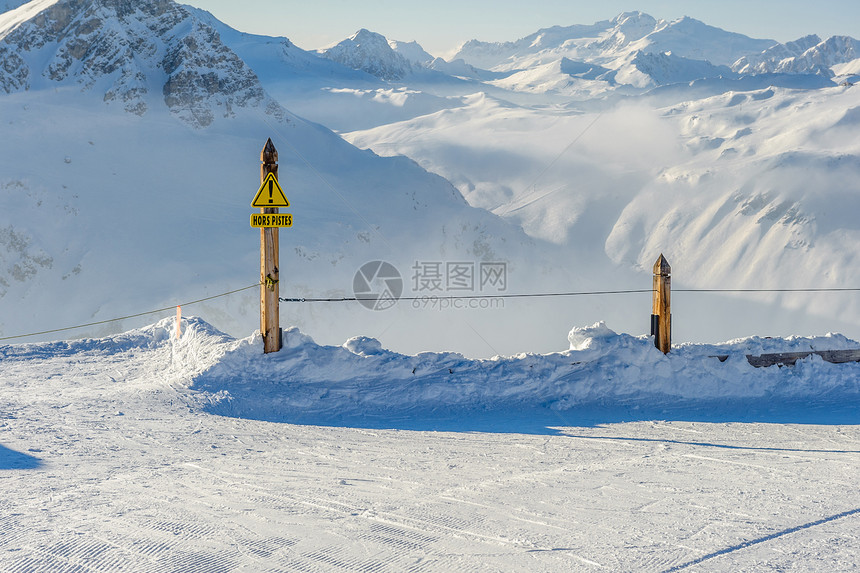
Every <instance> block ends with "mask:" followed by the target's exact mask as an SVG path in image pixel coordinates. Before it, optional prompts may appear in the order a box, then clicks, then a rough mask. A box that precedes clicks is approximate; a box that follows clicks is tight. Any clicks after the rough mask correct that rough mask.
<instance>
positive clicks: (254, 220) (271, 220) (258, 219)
mask: <svg viewBox="0 0 860 573" xmlns="http://www.w3.org/2000/svg"><path fill="white" fill-rule="evenodd" d="M251 226H252V227H292V226H293V216H292V214H290V213H284V214H275V213H254V214H253V215H251Z"/></svg>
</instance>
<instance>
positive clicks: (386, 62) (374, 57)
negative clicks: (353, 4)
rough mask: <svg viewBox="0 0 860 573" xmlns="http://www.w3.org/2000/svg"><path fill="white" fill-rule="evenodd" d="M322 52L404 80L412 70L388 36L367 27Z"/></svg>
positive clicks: (385, 77) (373, 72) (350, 64)
mask: <svg viewBox="0 0 860 573" xmlns="http://www.w3.org/2000/svg"><path fill="white" fill-rule="evenodd" d="M320 53H321V55H322V56H323V57H325V58H328V59H329V60H332V61H335V62H338V63H340V64H343V65H345V66H347V67H350V68H352V69H355V70H361V71H363V72H367V73H369V74H371V75H374V76H376V77H378V78H380V79H383V80H400V79H403V78H404V77H405V76H406V75H407V74H408V73H409V72H411V71H412V66H411V65H410V64H409V62H408V61H407V60H406V58H404V57H403V56H402V55H400V54H398V53H397V52H395V51H394V50H393V49H392V48H391V46H390V45H389V43H388V40H387V39H386V38H385V36H383V35H382V34H378V33H376V32H371V31H370V30H367V29H365V28H362V29H360V30H359V31H358V32H356V33H355V34H353V35H352V36H350V37H349V38H347V39H346V40H344V41H342V42H340V43H339V44H337V45H335V46H332V47H331V48H328V49H326V50H322V51H321V52H320Z"/></svg>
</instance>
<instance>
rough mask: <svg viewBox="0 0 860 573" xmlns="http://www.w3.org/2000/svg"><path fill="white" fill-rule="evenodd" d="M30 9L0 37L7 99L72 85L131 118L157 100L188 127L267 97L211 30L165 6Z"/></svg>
mask: <svg viewBox="0 0 860 573" xmlns="http://www.w3.org/2000/svg"><path fill="white" fill-rule="evenodd" d="M36 4H43V5H45V9H44V10H41V11H37V12H35V13H33V14H30V17H29V18H28V19H26V20H25V21H23V22H20V23H19V25H18V26H17V27H15V28H14V29H12V30H11V31H9V33H8V34H6V35H5V36H4V37H3V38H2V39H0V60H2V61H3V62H4V65H3V66H2V67H0V88H2V89H3V90H4V91H6V92H7V93H9V92H13V91H24V90H30V89H45V88H52V87H53V86H55V85H56V84H57V83H65V84H68V83H72V84H78V85H81V86H82V89H83V91H85V92H86V91H96V92H100V93H102V94H103V100H104V102H105V103H106V104H108V105H111V104H113V103H118V104H120V105H122V107H123V108H124V109H125V110H126V111H128V112H130V113H134V114H138V115H143V114H144V113H146V112H147V111H148V110H149V109H150V108H151V106H153V105H154V104H157V103H158V99H161V101H162V102H163V104H165V105H166V106H167V108H168V109H169V111H170V112H171V113H172V114H173V115H175V116H176V117H178V118H179V119H181V120H182V121H184V122H185V123H187V124H189V125H191V126H193V127H205V126H207V125H209V124H211V123H212V122H213V121H214V120H215V118H216V117H217V116H219V115H220V116H222V117H230V116H232V115H234V110H235V109H236V108H239V107H247V106H261V105H263V104H264V100H266V96H265V93H264V91H263V89H262V87H261V86H260V84H259V81H258V79H257V77H256V75H255V74H254V73H253V72H252V71H251V70H250V69H249V68H248V67H247V66H246V65H245V64H244V63H243V62H242V60H241V59H239V57H238V56H236V54H235V53H233V52H232V50H230V49H229V48H228V47H227V46H225V45H224V44H223V43H222V42H221V39H220V37H219V35H218V33H217V31H215V30H214V29H213V28H212V27H211V26H210V25H208V24H207V23H205V22H203V21H202V20H201V19H199V18H197V17H195V16H194V15H193V14H192V13H191V12H189V11H188V10H186V9H185V8H184V7H183V6H180V5H179V4H176V3H175V2H173V1H172V0H134V1H131V0H100V1H99V2H87V1H84V0H59V1H57V2H50V1H49V0H36V1H34V2H31V3H30V5H36ZM28 6H29V5H28ZM26 9H27V6H23V7H21V8H19V9H18V11H22V10H26ZM31 12H34V11H31ZM159 96H160V97H159ZM265 103H266V104H267V102H265Z"/></svg>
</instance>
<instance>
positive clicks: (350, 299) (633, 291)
mask: <svg viewBox="0 0 860 573" xmlns="http://www.w3.org/2000/svg"><path fill="white" fill-rule="evenodd" d="M653 292H654V290H653V289H629V290H602V291H579V292H544V293H523V294H481V295H422V296H402V297H399V298H398V299H397V300H403V301H414V300H419V301H420V300H430V299H433V300H470V299H485V298H506V299H508V298H551V297H562V296H603V295H618V294H644V293H653ZM672 292H673V293H679V292H682V293H791V292H860V288H797V289H672ZM280 300H281V302H358V301H363V300H368V301H375V300H377V297H358V296H344V297H335V298H322V297H292V298H281V299H280Z"/></svg>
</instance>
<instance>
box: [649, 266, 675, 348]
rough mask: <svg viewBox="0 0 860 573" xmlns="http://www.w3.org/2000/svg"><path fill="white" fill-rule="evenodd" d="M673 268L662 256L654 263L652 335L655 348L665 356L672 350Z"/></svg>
mask: <svg viewBox="0 0 860 573" xmlns="http://www.w3.org/2000/svg"><path fill="white" fill-rule="evenodd" d="M671 295H672V267H670V266H669V261H667V260H666V257H664V256H663V255H662V254H661V255H660V258H659V259H657V262H656V263H654V293H653V298H654V306H653V310H652V314H651V335H652V336H654V346H656V347H657V348H658V349H659V350H660V351H661V352H663V354H669V350H670V349H671V348H672V301H671V298H672V296H671Z"/></svg>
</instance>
